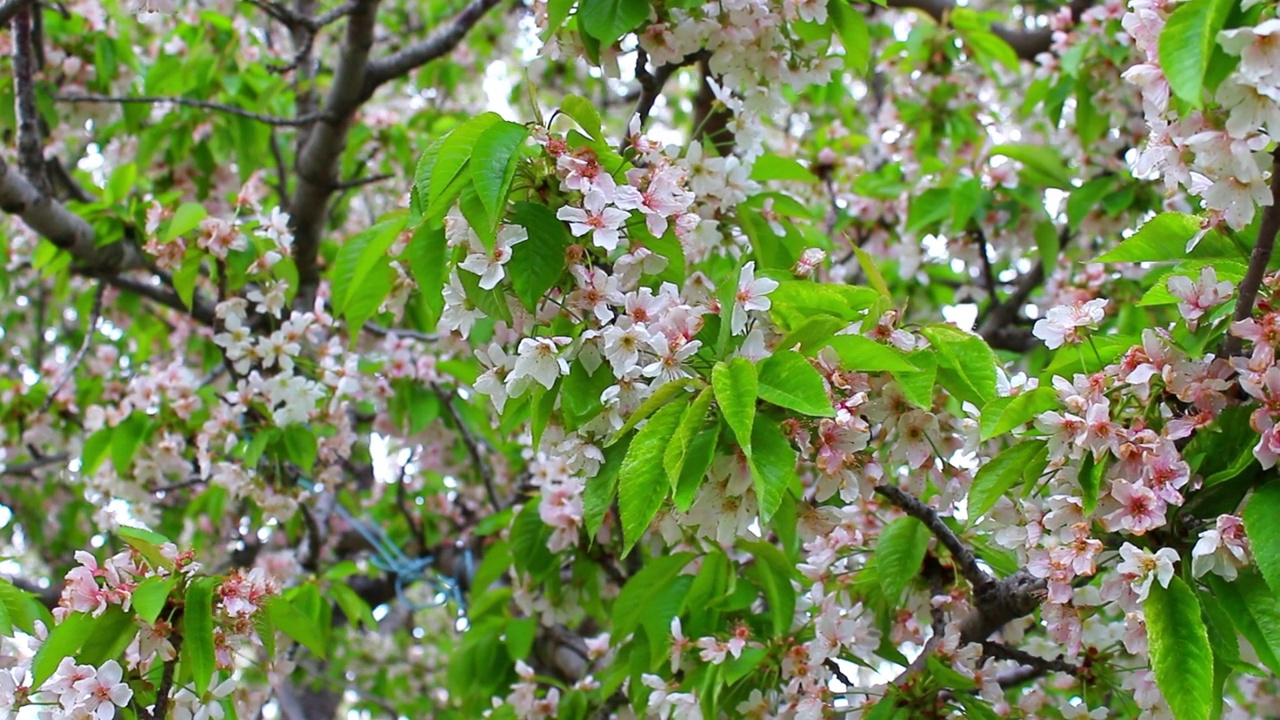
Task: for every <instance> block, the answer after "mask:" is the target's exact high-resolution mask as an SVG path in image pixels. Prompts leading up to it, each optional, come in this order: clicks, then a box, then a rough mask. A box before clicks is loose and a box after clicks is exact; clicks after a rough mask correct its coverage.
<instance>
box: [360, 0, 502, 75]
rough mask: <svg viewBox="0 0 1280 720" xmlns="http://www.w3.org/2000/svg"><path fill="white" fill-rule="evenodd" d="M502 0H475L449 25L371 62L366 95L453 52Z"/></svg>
mask: <svg viewBox="0 0 1280 720" xmlns="http://www.w3.org/2000/svg"><path fill="white" fill-rule="evenodd" d="M499 2H501V0H471V2H470V3H469V4H468V5H467V6H466V7H465V8H463V9H462V12H460V13H458V14H457V15H455V16H454V17H453V19H452V20H450V21H449V22H448V24H446V25H444V26H443V27H441V28H438V29H437V30H436V31H435V32H433V33H431V35H430V36H429V37H427V38H426V39H424V40H422V41H421V42H417V43H414V44H413V45H410V46H409V47H407V48H404V49H403V50H400V51H399V52H395V53H392V54H391V55H388V56H387V57H384V58H378V59H377V60H374V61H372V62H370V63H369V72H368V75H367V76H366V77H365V89H364V94H365V97H368V96H370V95H372V94H373V92H374V91H375V90H377V89H378V86H379V85H382V84H383V83H385V82H387V81H388V80H394V79H396V78H398V77H402V76H403V75H404V74H405V73H408V72H409V71H410V70H413V69H414V68H417V67H421V66H423V65H426V64H427V63H429V62H431V61H432V60H435V59H436V58H438V57H441V56H443V55H445V54H447V53H449V52H452V51H453V49H454V48H455V47H457V45H458V43H459V42H460V41H461V40H462V38H463V37H464V36H465V35H466V34H467V31H468V30H470V29H471V28H472V27H473V26H474V25H475V24H476V23H477V22H479V21H480V18H482V17H484V15H485V13H487V12H488V11H489V10H490V9H491V8H493V7H494V6H495V5H497V4H498V3H499Z"/></svg>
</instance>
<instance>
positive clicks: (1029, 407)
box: [980, 387, 1058, 440]
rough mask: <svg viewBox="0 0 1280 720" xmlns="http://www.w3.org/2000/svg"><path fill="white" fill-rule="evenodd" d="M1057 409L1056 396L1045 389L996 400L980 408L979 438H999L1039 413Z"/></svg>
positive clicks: (1048, 389)
mask: <svg viewBox="0 0 1280 720" xmlns="http://www.w3.org/2000/svg"><path fill="white" fill-rule="evenodd" d="M1057 407H1058V396H1057V394H1056V393H1054V391H1053V390H1052V389H1051V388H1047V387H1038V388H1036V389H1035V390H1028V391H1027V392H1023V393H1020V394H1018V395H1011V396H1009V397H1002V398H996V399H995V400H992V401H991V402H989V403H987V404H986V405H984V406H982V421H981V423H980V427H981V438H982V439H983V440H990V439H991V438H993V437H999V436H1001V435H1003V434H1005V433H1007V432H1009V431H1010V430H1013V429H1014V428H1018V427H1022V426H1023V425H1025V424H1027V423H1029V422H1031V421H1032V420H1034V419H1035V417H1036V416H1037V415H1039V414H1040V413H1042V412H1045V411H1047V410H1053V409H1055V408H1057Z"/></svg>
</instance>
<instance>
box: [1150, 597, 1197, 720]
mask: <svg viewBox="0 0 1280 720" xmlns="http://www.w3.org/2000/svg"><path fill="white" fill-rule="evenodd" d="M1143 610H1144V612H1145V614H1146V616H1147V641H1148V643H1149V644H1150V652H1151V669H1152V670H1154V671H1155V675H1156V685H1158V686H1159V687H1160V693H1161V694H1162V695H1164V698H1165V700H1166V701H1168V703H1169V709H1170V710H1172V711H1173V717H1174V718H1176V720H1208V717H1209V708H1210V707H1211V706H1212V705H1213V653H1212V651H1211V650H1210V648H1209V636H1208V633H1207V632H1206V630H1205V626H1204V621H1203V620H1202V619H1201V618H1200V603H1199V602H1198V601H1197V600H1196V596H1195V593H1193V592H1192V591H1191V588H1189V587H1187V584H1186V583H1185V582H1183V581H1182V578H1180V577H1178V576H1177V575H1175V576H1173V578H1172V579H1171V580H1170V581H1169V587H1168V588H1164V587H1161V586H1160V584H1159V583H1152V585H1151V592H1150V594H1148V595H1147V600H1146V602H1145V603H1144V604H1143Z"/></svg>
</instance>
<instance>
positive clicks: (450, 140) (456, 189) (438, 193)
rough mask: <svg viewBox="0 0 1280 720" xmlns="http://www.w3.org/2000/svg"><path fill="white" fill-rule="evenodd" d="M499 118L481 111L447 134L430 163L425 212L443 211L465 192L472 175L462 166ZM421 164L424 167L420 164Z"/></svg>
mask: <svg viewBox="0 0 1280 720" xmlns="http://www.w3.org/2000/svg"><path fill="white" fill-rule="evenodd" d="M499 122H502V118H501V117H500V116H498V114H497V113H492V112H487V113H482V114H480V115H477V116H475V117H473V118H471V119H470V120H468V121H466V122H465V123H463V124H461V125H459V126H458V127H456V128H454V129H453V131H452V132H450V133H449V134H448V135H447V136H446V137H445V138H444V141H443V142H442V143H441V144H440V149H439V150H437V151H436V155H435V158H434V160H435V161H434V162H433V163H432V165H431V171H430V184H429V187H428V188H427V195H426V199H427V203H426V205H427V209H426V212H424V213H423V214H424V215H426V216H427V217H432V216H434V215H437V214H443V212H444V211H446V210H448V208H449V206H450V205H452V204H453V201H454V200H455V199H457V197H458V195H459V194H460V193H461V192H462V187H463V184H464V183H466V182H468V181H470V179H471V178H470V176H469V175H467V174H465V173H463V169H464V168H465V167H466V165H467V162H468V161H469V160H470V159H471V154H472V151H473V150H474V149H475V145H476V141H478V140H479V139H480V136H481V135H483V134H484V132H485V131H486V130H488V129H489V128H490V127H491V126H493V125H495V124H497V123H499ZM419 167H420V170H421V166H419Z"/></svg>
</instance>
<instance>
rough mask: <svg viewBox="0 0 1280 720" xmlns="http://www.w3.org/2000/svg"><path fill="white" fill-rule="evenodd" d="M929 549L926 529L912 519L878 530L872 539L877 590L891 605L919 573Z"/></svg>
mask: <svg viewBox="0 0 1280 720" xmlns="http://www.w3.org/2000/svg"><path fill="white" fill-rule="evenodd" d="M928 549H929V529H928V528H926V527H925V526H924V523H922V522H920V521H919V520H917V519H915V518H913V517H901V518H898V519H897V520H894V521H893V522H891V523H889V524H888V525H886V526H885V527H884V529H883V530H881V531H880V537H879V539H877V540H876V548H875V561H876V571H877V574H878V575H879V577H880V588H881V589H882V590H883V591H884V594H885V597H887V598H888V599H889V601H890V602H891V603H896V602H898V600H899V599H900V598H901V597H902V591H903V590H905V589H906V588H907V585H909V584H910V583H911V580H912V578H914V577H916V576H917V575H919V574H920V565H921V564H922V563H923V562H924V555H925V552H926V551H928Z"/></svg>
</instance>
